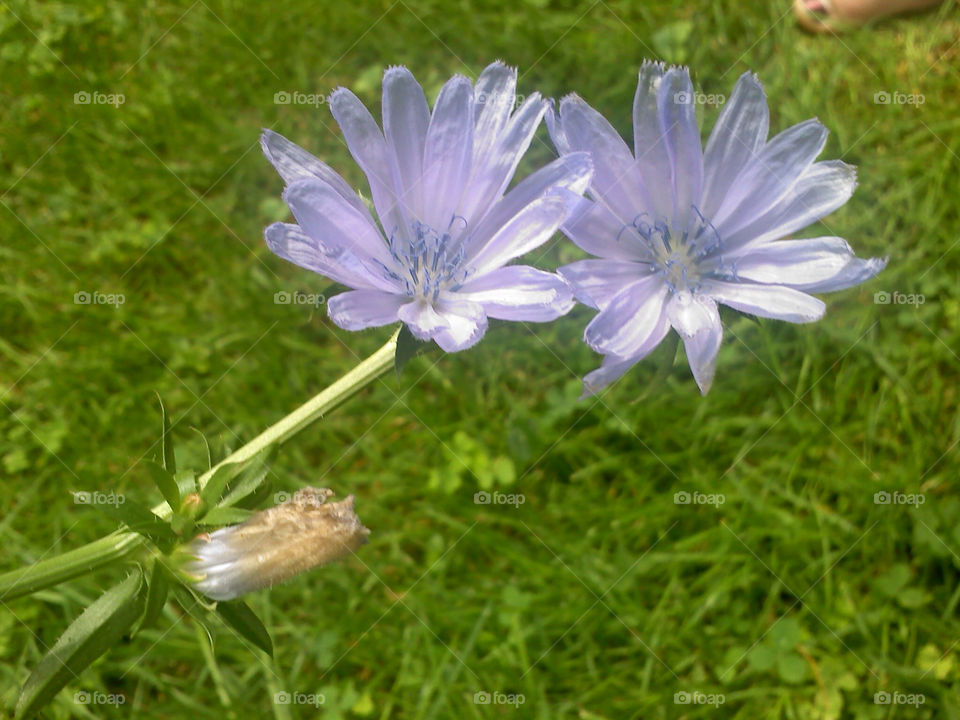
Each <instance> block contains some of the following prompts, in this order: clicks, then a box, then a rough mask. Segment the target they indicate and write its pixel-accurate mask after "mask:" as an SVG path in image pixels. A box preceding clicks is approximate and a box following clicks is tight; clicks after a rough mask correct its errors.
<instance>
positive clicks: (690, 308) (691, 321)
mask: <svg viewBox="0 0 960 720" xmlns="http://www.w3.org/2000/svg"><path fill="white" fill-rule="evenodd" d="M667 318H668V319H669V320H670V324H671V325H673V327H674V328H676V330H677V332H678V333H679V334H680V337H681V338H683V345H684V347H685V348H686V351H687V361H688V362H689V364H690V370H691V371H692V372H693V377H694V379H695V380H696V381H697V385H698V386H699V387H700V392H701V393H702V394H703V395H706V394H707V391H708V390H710V385H711V384H712V383H713V373H714V363H715V361H716V359H717V352H718V351H719V350H720V340H721V339H722V337H723V326H722V325H721V323H720V313H719V312H718V311H717V303H716V302H714V301H713V299H712V298H710V297H708V296H706V295H699V294H698V295H694V294H691V293H688V292H683V293H676V294H674V295H673V297H671V298H670V300H669V302H668V303H667Z"/></svg>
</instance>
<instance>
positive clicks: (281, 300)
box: [273, 290, 327, 307]
mask: <svg viewBox="0 0 960 720" xmlns="http://www.w3.org/2000/svg"><path fill="white" fill-rule="evenodd" d="M326 301H327V298H326V296H325V295H323V294H321V293H305V292H300V291H299V290H297V291H295V292H287V291H286V290H281V291H280V292H276V293H274V294H273V304H274V305H309V306H311V307H320V306H321V305H323V304H324V303H325V302H326Z"/></svg>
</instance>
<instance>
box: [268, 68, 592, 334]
mask: <svg viewBox="0 0 960 720" xmlns="http://www.w3.org/2000/svg"><path fill="white" fill-rule="evenodd" d="M516 80H517V74H516V69H514V68H508V67H506V66H505V65H503V64H501V63H494V64H492V65H490V66H489V67H487V68H486V69H485V70H484V71H483V73H482V74H481V75H480V77H479V78H478V80H477V83H476V86H475V87H473V86H472V85H471V83H470V80H469V79H468V78H466V77H462V76H455V77H454V78H452V79H451V80H450V81H448V82H447V83H446V84H445V85H444V86H443V88H442V89H441V91H440V94H439V96H438V98H437V101H436V103H435V107H434V110H433V114H432V115H431V113H430V109H429V107H428V106H427V100H426V98H425V97H424V94H423V90H422V89H421V87H420V85H419V84H417V81H416V80H415V79H414V77H413V75H411V74H410V72H409V71H408V70H406V69H405V68H402V67H393V68H389V69H388V70H387V71H386V73H384V77H383V132H381V130H380V127H378V125H377V123H376V121H375V120H374V119H373V116H372V115H371V114H370V113H369V112H368V111H367V109H366V108H365V107H364V106H363V104H362V103H361V102H360V100H359V99H358V98H357V97H356V96H355V95H354V94H353V93H351V92H350V91H349V90H346V89H344V88H340V89H338V90H336V91H335V92H334V93H333V94H332V95H331V96H330V97H329V105H330V109H331V111H332V112H333V116H334V118H335V119H336V121H337V123H338V124H339V125H340V129H341V130H342V131H343V135H344V138H345V139H346V142H347V147H348V148H349V149H350V152H351V154H352V155H353V157H354V159H355V160H356V161H357V163H358V164H359V165H360V168H361V169H362V170H363V172H364V173H365V174H366V176H367V181H368V182H369V184H370V195H371V199H372V201H373V207H374V208H375V209H376V213H377V216H378V217H379V225H378V224H377V222H375V221H374V219H373V216H372V215H371V213H370V211H369V210H368V208H367V206H366V205H365V204H364V202H363V201H362V200H361V199H360V197H358V196H357V194H356V193H355V192H354V191H353V190H352V189H351V188H350V186H349V185H347V183H346V182H345V181H344V180H343V178H341V177H340V176H339V175H338V174H337V173H336V172H334V171H333V170H332V169H331V168H330V167H329V166H327V165H325V164H324V163H322V162H321V161H319V160H318V159H316V158H315V157H313V156H312V155H310V154H309V153H308V152H306V151H305V150H303V149H302V148H300V147H298V146H296V145H294V144H293V143H291V142H290V141H288V140H286V139H285V138H283V137H281V136H280V135H277V134H276V133H273V132H271V131H269V130H267V131H265V132H264V134H263V138H262V142H261V144H262V146H263V151H264V153H265V154H266V156H267V158H268V159H269V160H270V162H271V163H273V165H274V167H275V168H276V169H277V171H278V172H279V173H280V175H281V176H282V177H283V179H284V180H285V181H286V183H287V187H286V189H285V191H284V195H283V197H284V200H285V201H286V202H287V204H288V205H289V206H290V209H291V210H292V211H293V215H294V217H295V218H296V220H297V223H298V224H297V225H290V224H284V223H276V224H274V225H271V226H270V227H268V228H267V230H266V240H267V245H268V246H269V247H270V249H271V250H272V251H273V252H274V253H276V254H277V255H279V256H280V257H282V258H285V259H287V260H289V261H290V262H293V263H295V264H297V265H299V266H300V267H303V268H306V269H308V270H313V271H314V272H317V273H320V274H321V275H325V276H327V277H329V278H331V279H332V280H335V281H337V282H339V283H341V284H343V285H346V286H348V287H351V288H353V290H351V291H349V292H345V293H342V294H340V295H337V296H335V297H333V298H331V299H330V300H329V303H328V311H329V314H330V317H331V319H332V320H333V321H334V322H335V323H336V324H337V325H339V326H340V327H342V328H345V329H347V330H360V329H362V328H368V327H375V326H380V325H387V324H390V323H394V322H397V321H398V320H399V321H402V322H404V323H406V324H407V326H408V327H409V328H410V330H411V332H412V333H413V334H414V335H415V336H416V337H418V338H420V339H421V340H428V339H432V340H434V341H436V343H437V344H438V345H439V346H440V347H442V348H443V349H444V350H446V351H448V352H453V351H457V350H463V349H465V348H468V347H470V346H471V345H473V344H475V343H476V342H478V341H479V340H480V338H481V337H482V336H483V334H484V332H485V330H486V327H487V318H488V317H492V318H500V319H503V320H524V321H530V322H543V321H548V320H553V319H555V318H557V317H559V316H561V315H563V314H565V313H566V312H568V311H569V310H570V308H571V307H573V304H574V301H573V296H572V292H571V290H570V288H569V286H568V285H567V283H566V282H565V281H564V280H563V278H561V277H559V276H558V275H555V274H552V273H547V272H543V271H540V270H535V269H534V268H532V267H528V266H525V265H511V266H509V267H504V266H505V265H506V263H508V262H509V261H511V260H513V259H514V258H516V257H519V256H520V255H523V254H524V253H527V252H529V251H531V250H533V249H535V248H537V247H539V246H540V245H542V244H543V243H544V242H546V241H547V240H548V239H549V238H550V236H551V235H553V234H554V232H556V230H557V229H558V227H559V226H560V224H561V223H562V222H563V221H564V219H565V218H566V217H567V214H568V211H569V210H570V209H571V201H570V198H571V196H573V197H576V196H579V194H580V193H582V192H583V191H584V190H585V189H586V186H587V183H588V181H589V177H590V173H591V168H592V166H591V162H590V158H589V156H588V155H587V154H586V153H573V154H571V155H568V156H567V157H564V158H561V159H559V160H556V161H554V162H552V163H551V164H549V165H547V166H546V167H544V168H542V169H540V170H539V171H537V172H535V173H533V174H532V175H530V176H529V177H527V178H526V179H525V180H524V181H523V182H521V183H519V184H518V185H517V186H516V187H515V188H513V189H511V191H510V192H508V193H506V194H505V195H504V191H505V190H506V188H507V185H508V184H509V183H510V180H511V178H512V177H513V174H514V172H515V171H516V168H517V163H518V162H519V161H520V157H521V156H522V155H523V153H524V152H526V150H527V148H528V147H529V145H530V141H531V140H532V138H533V134H534V132H535V131H536V129H537V127H538V126H539V125H540V121H541V119H542V118H543V115H544V112H545V111H546V109H547V107H548V104H547V102H546V101H545V100H543V99H542V98H541V97H540V95H539V94H537V93H534V94H533V95H531V96H530V97H528V98H527V99H526V100H525V101H524V102H523V103H522V104H521V105H520V106H519V108H516V111H515V112H514V109H515V105H516V101H517V97H516Z"/></svg>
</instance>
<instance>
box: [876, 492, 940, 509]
mask: <svg viewBox="0 0 960 720" xmlns="http://www.w3.org/2000/svg"><path fill="white" fill-rule="evenodd" d="M926 501H927V498H926V496H925V495H923V494H922V493H902V492H899V491H898V490H894V491H893V492H887V491H886V490H880V491H879V492H875V493H874V494H873V504H874V505H913V506H914V507H919V506H921V505H923V504H924V503H925V502H926Z"/></svg>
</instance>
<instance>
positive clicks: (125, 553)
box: [0, 331, 399, 600]
mask: <svg viewBox="0 0 960 720" xmlns="http://www.w3.org/2000/svg"><path fill="white" fill-rule="evenodd" d="M398 335H399V331H397V332H395V333H394V334H393V336H392V337H391V338H390V339H389V340H388V341H387V342H386V344H385V345H384V346H383V347H381V348H380V349H379V350H377V351H376V352H375V353H373V355H371V356H370V357H368V358H367V359H366V360H364V361H363V362H361V363H360V364H359V365H357V366H356V367H355V368H353V370H351V371H350V372H348V373H347V374H346V375H344V376H343V377H341V378H340V379H339V380H337V381H336V382H335V383H333V384H332V385H330V386H329V387H327V388H325V389H324V390H321V391H320V392H319V393H318V394H317V395H315V396H314V397H313V398H311V399H310V400H308V401H307V402H306V403H304V404H303V405H301V406H300V407H298V408H297V409H296V410H294V411H293V412H292V413H290V414H289V415H287V416H286V417H284V418H282V419H281V420H280V421H278V422H276V423H274V424H273V425H271V426H270V427H268V428H267V429H266V430H264V431H263V432H262V433H260V434H259V435H257V437H255V438H254V439H253V440H251V441H250V442H248V443H247V444H245V445H244V446H243V447H241V448H239V449H237V450H235V451H234V452H233V453H231V454H230V455H229V456H228V457H226V458H224V459H223V460H222V461H220V462H219V463H217V464H216V465H214V466H213V467H212V468H210V469H209V470H207V472H205V473H203V475H201V476H200V477H199V478H198V480H197V482H198V483H199V485H200V487H203V486H204V485H206V483H207V482H208V481H209V480H210V478H211V477H212V476H213V473H214V472H215V471H216V470H217V468H219V467H220V466H221V465H226V464H228V463H242V462H245V461H247V460H249V459H250V458H252V457H254V456H255V455H256V454H257V453H258V452H260V451H261V450H263V449H264V448H266V447H268V446H270V445H274V444H276V445H282V444H283V443H285V442H287V441H288V440H290V439H291V438H293V437H294V436H295V435H297V433H299V432H301V431H302V430H305V429H306V428H307V427H309V426H310V425H311V424H313V423H314V422H315V421H316V420H319V419H320V418H322V417H323V416H324V415H326V414H327V413H328V412H331V411H332V410H334V409H336V408H337V407H339V406H340V405H342V404H343V403H344V402H346V401H347V400H349V399H350V398H351V397H353V396H354V395H355V394H356V393H358V392H359V391H360V390H362V389H363V388H365V387H366V386H367V385H369V384H370V383H372V382H373V381H374V380H376V379H377V378H378V377H380V376H381V375H383V374H384V373H386V372H387V370H389V369H390V368H391V367H392V366H393V363H394V358H395V356H396V352H397V337H398ZM153 512H155V513H156V514H157V515H159V516H161V517H163V518H169V517H170V516H171V515H172V514H173V512H172V510H171V508H170V506H169V505H167V503H165V502H164V503H161V504H160V505H157V506H156V507H154V508H153ZM146 542H147V540H146V538H144V537H143V536H142V535H139V534H137V533H135V532H133V531H131V530H118V531H116V532H113V533H111V534H110V535H107V536H106V537H103V538H100V539H99V540H95V541H93V542H91V543H88V544H86V545H84V546H82V547H79V548H77V549H76V550H70V551H68V552H65V553H63V554H62V555H58V556H56V557H52V558H48V559H46V560H40V561H39V562H36V563H34V564H33V565H30V566H28V567H24V568H18V569H17V570H11V571H10V572H6V573H3V574H0V600H12V599H13V598H17V597H21V596H23V595H29V594H30V593H33V592H36V591H37V590H42V589H43V588H47V587H51V586H53V585H57V584H59V583H62V582H65V581H67V580H71V579H73V578H75V577H79V576H80V575H85V574H86V573H88V572H91V571H93V570H96V569H98V568H101V567H103V566H105V565H109V564H111V563H113V562H116V561H119V560H121V559H123V558H125V557H129V556H130V555H132V554H133V553H134V552H136V551H137V550H138V549H141V548H143V547H144V545H145V544H146Z"/></svg>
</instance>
